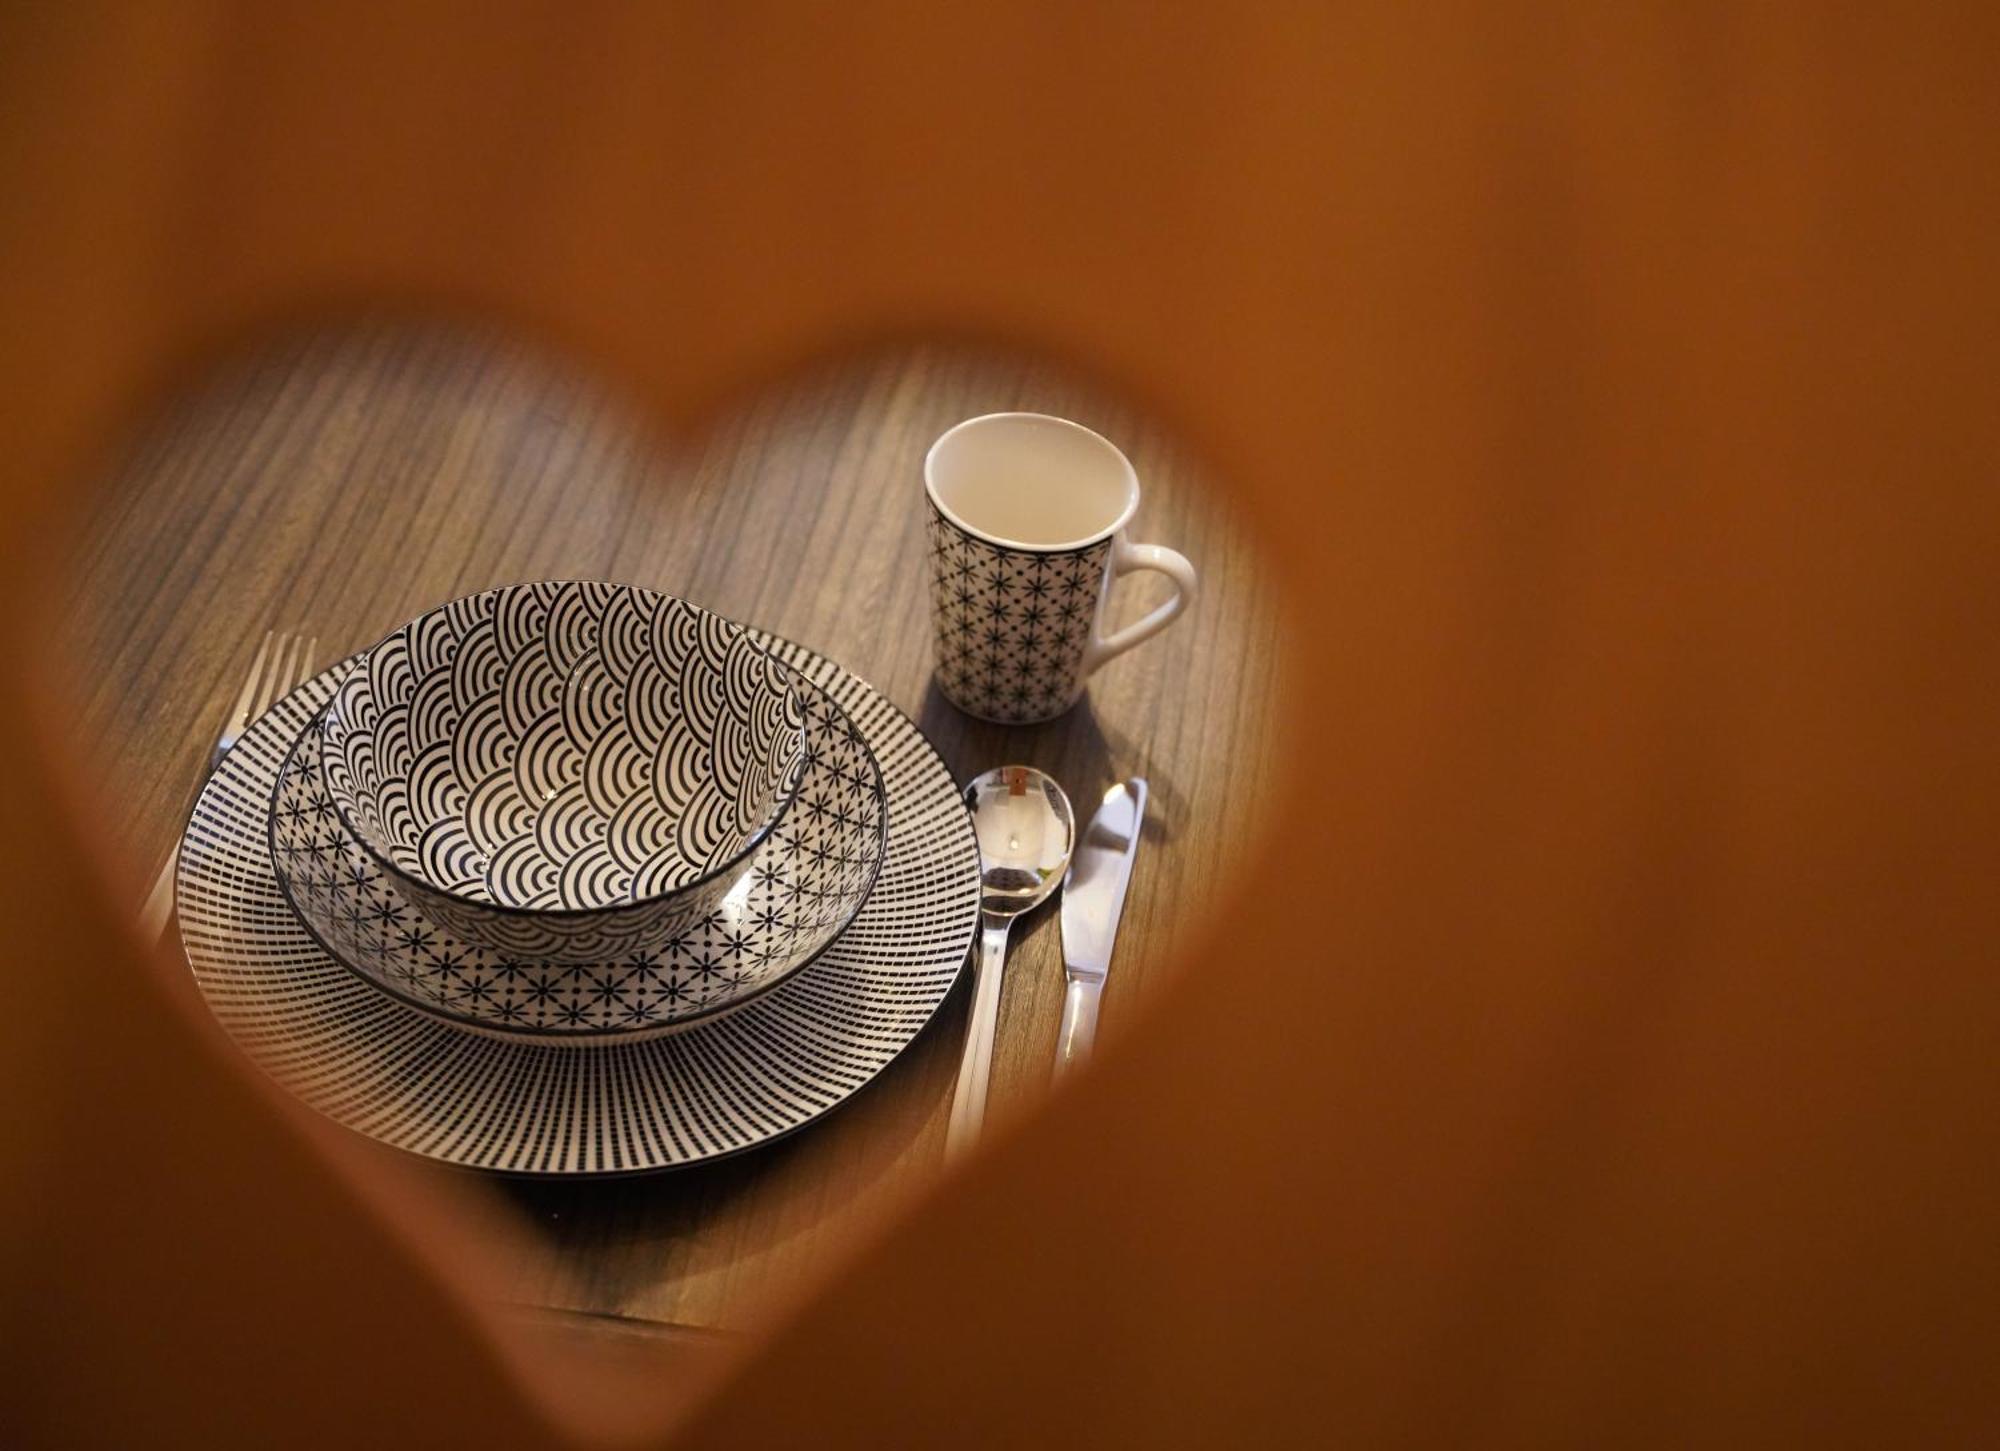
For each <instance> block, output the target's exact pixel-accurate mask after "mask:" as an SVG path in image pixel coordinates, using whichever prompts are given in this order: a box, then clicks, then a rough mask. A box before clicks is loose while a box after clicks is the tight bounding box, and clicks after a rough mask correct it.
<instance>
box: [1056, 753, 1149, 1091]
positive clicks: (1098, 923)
mask: <svg viewBox="0 0 2000 1451" xmlns="http://www.w3.org/2000/svg"><path fill="white" fill-rule="evenodd" d="M1145 820H1146V781H1145V778H1144V777H1143V776H1134V777H1132V778H1131V779H1130V780H1126V781H1120V782H1119V783H1118V784H1117V785H1115V786H1113V787H1112V788H1111V789H1110V790H1109V791H1106V792H1105V793H1104V800H1103V802H1102V804H1100V805H1099V806H1098V808H1097V814H1096V815H1095V816H1093V817H1091V818H1090V825H1089V826H1088V827H1086V828H1085V829H1084V833H1083V838H1082V840H1080V841H1079V842H1078V843H1077V848H1076V853H1075V855H1074V856H1072V857H1071V858H1070V866H1069V875H1068V876H1067V877H1065V878H1064V879H1063V894H1062V947H1063V971H1064V975H1065V976H1066V978H1067V979H1068V987H1067V989H1066V990H1065V992H1064V994H1063V1016H1062V1028H1061V1029H1060V1031H1059V1032H1058V1033H1057V1036H1056V1068H1055V1075H1056V1077H1057V1078H1061V1077H1062V1076H1063V1074H1064V1073H1066V1072H1068V1071H1069V1070H1070V1069H1072V1068H1074V1067H1075V1066H1076V1065H1077V1064H1079V1063H1082V1062H1083V1061H1084V1060H1085V1059H1087V1058H1088V1057H1089V1056H1090V1050H1091V1047H1092V1045H1093V1044H1094V1043H1095V1042H1096V1041H1097V1002H1098V998H1099V996H1100V995H1101V994H1102V993H1103V991H1104V979H1105V977H1106V975H1107V974H1109V973H1110V971H1111V951H1112V948H1113V947H1114V946H1115V945H1116V943H1117V941H1118V919H1119V918H1120V917H1121V916H1123V915H1124V912H1125V889H1126V888H1127V887H1128V886H1130V885H1131V882H1132V859H1133V858H1134V857H1136V856H1137V855H1138V854H1139V832H1140V829H1141V827H1142V826H1144V824H1145Z"/></svg>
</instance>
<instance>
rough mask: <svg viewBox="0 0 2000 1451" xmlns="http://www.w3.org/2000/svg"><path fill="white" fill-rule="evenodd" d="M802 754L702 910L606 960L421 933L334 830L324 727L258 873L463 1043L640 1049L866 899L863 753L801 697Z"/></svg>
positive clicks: (871, 805) (768, 969)
mask: <svg viewBox="0 0 2000 1451" xmlns="http://www.w3.org/2000/svg"><path fill="white" fill-rule="evenodd" d="M798 689H799V698H800V703H801V705H802V707H803V709H804V710H805V716H806V734H807V738H808V740H809V742H810V745H809V747H808V749H807V752H806V762H805V769H804V772H803V776H802V779H801V782H800V785H799V794H798V800H797V801H796V802H795V803H794V804H793V806H792V809H791V810H790V811H789V812H787V813H786V814H785V818H784V820H783V821H781V822H780V823H779V824H778V827H777V829H776V830H775V831H773V832H772V833H771V835H770V836H769V837H768V838H766V840H765V841H764V844H763V845H762V846H761V847H759V848H758V850H757V853H756V856H755V858H754V860H753V861H752V863H751V866H750V870H749V871H748V872H747V873H745V874H744V877H743V879H742V880H741V881H739V882H738V883H737V884H736V886H735V887H734V888H733V889H732V890H731V891H730V892H729V893H728V895H726V896H725V897H723V899H722V900H721V902H720V903H718V904H717V906H716V908H715V910H714V911H713V912H712V913H710V914H709V915H708V916H707V917H706V918H704V919H702V920H701V921H700V922H697V923H695V924H694V925H692V926H690V927H687V928H684V929H683V930H682V931H681V932H680V933H679V934H678V935H676V936H675V937H673V938H671V939H669V940H668V941H667V942H666V943H664V944H663V945H661V946H659V947H657V948H652V949H648V950H646V951H641V952H627V953H623V954H621V955H620V956H618V957H617V958H615V959H612V960H610V961H606V962H592V963H579V962H536V961H530V960H523V959H519V958H514V957H510V956H508V955H506V954H503V953H496V952H494V951H493V950H492V949H490V948H487V947H483V946H481V945H480V944H479V943H477V942H464V941H460V940H458V939H457V938H455V937H454V935H453V934H452V933H451V932H450V931H449V930H448V929H446V928H444V927H442V926H440V925H439V924H437V923H435V922H432V921H431V920H429V919H428V917H427V916H426V915H425V913H424V911H423V910H422V908H421V907H419V906H418V905H417V903H416V902H414V901H413V900H412V899H411V898H410V897H408V896H407V895H405V894H404V893H403V892H402V891H401V890H399V888H398V885H397V883H396V882H395V881H394V880H392V879H391V878H390V877H389V875H388V873H386V872H385V871H383V870H382V868H381V867H380V866H379V865H377V864H376V862H375V861H374V859H373V858H372V857H371V856H370V855H369V854H368V852H367V851H366V850H364V849H363V848H362V846H361V845H360V843H359V842H357V841H356V840H355V839H354V837H353V836H352V835H351V834H350V833H349V832H348V831H347V829H346V827H345V826H344V825H343V823H342V822H341V819H340V816H339V813H337V812H336V811H335V810H334V809H333V800H332V792H331V791H330V790H329V789H328V786H327V782H326V775H325V772H324V770H323V769H322V762H321V755H320V741H319V737H320V734H321V732H322V731H323V729H324V723H323V721H322V720H315V721H314V722H313V723H312V724H310V725H308V726H307V727H306V729H305V731H304V733H303V734H302V735H301V736H300V737H299V739H298V741H297V742H296V743H295V744H294V745H293V746H292V749H291V752H290V754H289V755H287V756H286V757H285V762H284V765H283V766H282V767H281V768H280V769H279V771H278V779H277V785H276V787H275V790H274V793H273V797H272V802H271V822H270V839H271V865H272V867H273V868H274V869H275V871H276V873H277V878H278V884H279V886H280V887H281V888H282V889H283V891H284V893H285V898H286V900H287V901H289V902H290V903H291V905H292V909H293V911H295V912H297V913H298V916H299V920H300V922H301V923H303V924H304V926H305V928H306V930H307V931H308V932H310V933H311V934H312V935H313V936H314V937H315V938H317V939H318V940H319V943H320V945H321V946H323V947H324V948H325V949H326V950H327V951H328V952H329V953H330V954H332V955H333V957H334V958H336V959H337V960H338V961H340V962H341V963H343V964H344V965H346V966H347V967H349V968H351V969H352V970H353V971H354V972H356V973H358V974H359V975H360V976H361V977H363V978H365V979H367V980H368V981H369V982H370V983H373V984H374V985H375V986H376V987H378V988H381V989H382V990H383V991H384V992H386V993H388V994H389V995H390V996H391V997H395V998H398V999H401V1000H402V1001H403V1002H405V1003H407V1004H409V1005H410V1006H411V1007H414V1008H416V1009H418V1010H419V1011H421V1012H424V1013H426V1014H429V1015H430V1016H432V1017H439V1018H445V1019H449V1020H450V1021H452V1022H454V1023H457V1024H460V1025H462V1026H464V1027H467V1028H470V1029H472V1030H473V1031H475V1032H482V1033H488V1034H492V1035H494V1036H507V1037H524V1038H528V1039H534V1040H539V1041H541V1042H546V1043H561V1044H605V1043H624V1042H642V1041H644V1040H646V1039H648V1038H654V1037H661V1036H664V1035H666V1034H669V1033H674V1032H678V1031H680V1030H681V1029H683V1028H686V1027H689V1026H691V1025H693V1024H695V1023H701V1022H707V1021H711V1020H713V1019H715V1018H718V1017H720V1016H722V1015H723V1014H725V1013H730V1012H734V1011H735V1010H736V1009H738V1008H740V1007H742V1006H743V1005H744V1004H745V1003H748V1002H750V1001H751V1000H752V999H754V998H756V997H758V996H760V995H761V994H763V993H765V992H768V991H770V990H771V989H772V988H774V987H776V986H777V985H778V984H779V983H781V982H783V981H784V980H785V979H786V978H788V977H790V976H791V975H792V974H793V973H794V972H797V971H798V970H800V969H801V968H803V967H804V966H805V965H806V964H807V963H809V962H811V961H812V960H813V959H814V958H816V957H817V956H818V955H819V954H820V953H821V952H823V951H824V950H825V949H826V948H827V947H828V946H830V945H831V944H832V942H833V940H834V939H835V938H836V937H838V936H839V935H840V933H841V931H842V930H843V929H844V928H845V927H846V926H847V924H848V923H849V922H851V921H852V920H853V919H854V915H855V913H857V912H859V911H860V910H861V907H862V904H863V903H864V902H866V901H867V899H868V894H869V892H870V890H872V888H873V887H874V885H875V875H876V873H877V871H879V870H880V868H881V864H882V853H883V845H884V838H885V833H886V822H887V798H886V795H885V791H884V787H883V783H882V773H881V770H880V768H879V767H878V766H877V764H876V762H875V758H874V755H873V754H872V753H871V752H870V750H869V748H868V743H867V741H866V740H864V739H863V738H862V736H861V735H860V733H859V732H857V731H856V730H855V728H854V726H853V723H852V722H851V721H849V720H848V718H847V715H846V713H845V712H844V711H842V710H841V709H840V707H839V706H837V705H835V704H834V703H833V701H832V700H831V699H830V698H829V697H828V696H827V694H826V693H825V692H824V691H822V690H821V689H819V688H818V687H817V686H814V685H811V684H809V683H806V682H804V681H800V682H799V684H798Z"/></svg>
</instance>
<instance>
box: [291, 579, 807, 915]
mask: <svg viewBox="0 0 2000 1451" xmlns="http://www.w3.org/2000/svg"><path fill="white" fill-rule="evenodd" d="M571 584H578V585H581V584H594V585H602V586H604V587H605V588H607V589H619V590H623V589H629V590H636V591H638V592H639V593H640V594H645V595H652V596H654V597H655V598H657V599H662V600H668V601H671V602H673V603H676V604H682V605H686V606H687V607H688V608H689V609H691V610H693V611H695V612H696V613H697V614H703V615H709V616H711V617H713V618H715V619H718V620H720V621H722V623H723V624H724V625H727V626H728V627H729V628H730V629H732V630H734V631H735V632H736V634H737V636H738V637H739V638H741V639H743V640H744V641H745V642H747V643H748V644H749V646H750V648H751V649H753V650H755V651H757V653H758V654H760V655H762V656H764V658H765V659H767V660H769V661H770V662H771V663H772V664H773V665H775V666H777V667H778V669H779V670H780V671H781V672H783V674H784V677H785V693H786V694H787V695H788V696H790V697H791V698H792V700H793V701H795V702H796V701H798V698H799V687H798V678H797V675H796V673H795V672H794V671H793V669H792V667H791V666H789V665H787V664H786V663H785V662H784V661H782V660H780V659H778V657H777V656H776V655H774V654H772V652H771V651H770V650H768V649H766V648H765V647H764V646H763V645H761V644H759V643H758V642H757V640H756V639H755V637H754V636H752V635H751V633H750V627H749V626H747V625H745V624H743V623H742V622H741V621H740V620H732V619H730V618H729V616H727V615H723V614H717V613H716V612H715V611H714V610H711V609H708V608H707V607H705V606H703V605H698V604H696V603H695V602H694V601H693V600H688V599H682V598H681V597H680V596H679V595H670V594H668V593H667V592H666V591H665V590H657V589H653V588H651V587H650V586H647V585H643V584H630V583H621V582H619V581H617V580H605V579H529V580H516V581H515V582H513V583H511V584H496V585H490V586H488V587H487V588H485V589H476V590H473V591H472V592H471V593H470V594H462V595H457V596H454V597H453V598H451V599H448V600H445V601H444V602H443V603H441V604H436V605H432V606H431V607H430V608H429V609H427V610H424V611H421V612H420V613H418V614H415V615H412V616H411V617H410V618H409V619H407V620H405V621H403V622H402V623H401V624H400V625H397V626H395V627H394V628H393V629H391V630H389V631H388V632H387V633H386V634H384V635H383V636H382V637H381V638H380V639H378V640H376V641H375V643H374V644H372V645H370V646H369V647H368V648H367V649H365V650H358V651H356V652H355V653H354V654H352V655H350V656H348V657H347V659H348V662H351V668H350V669H349V670H348V673H347V674H346V675H343V676H342V677H341V679H340V682H339V684H337V685H336V686H335V687H334V694H333V695H332V696H329V697H328V699H327V702H326V704H325V705H323V706H321V707H320V708H319V710H318V712H317V713H315V715H314V716H313V721H315V722H319V721H324V720H325V719H326V718H327V717H328V716H329V715H331V714H332V712H333V705H334V702H335V701H336V700H338V699H339V698H340V686H342V685H345V684H346V683H347V681H348V680H349V679H351V678H352V676H353V674H354V671H355V670H356V669H358V668H360V666H361V665H363V664H365V663H366V662H367V660H368V658H369V657H370V656H371V655H373V654H374V653H375V652H376V651H377V650H379V649H381V648H382V646H384V645H386V644H387V643H388V642H389V641H390V639H392V638H393V637H394V636H396V635H398V634H400V633H402V632H403V631H404V630H407V629H408V628H409V627H410V626H411V625H414V624H416V623H417V621H419V620H422V619H427V618H429V617H430V616H431V615H435V614H438V613H440V612H441V611H444V610H448V609H450V608H451V607H452V606H454V605H461V604H464V603H465V602H466V601H467V600H476V599H480V598H482V597H484V596H486V595H495V594H503V593H505V592H507V591H509V590H517V589H533V588H535V587H537V586H539V585H571ZM799 715H800V723H799V743H798V750H797V752H796V753H795V754H794V755H793V757H792V762H791V765H790V767H789V768H788V769H787V770H786V771H785V772H784V774H783V775H782V776H780V777H779V779H778V788H777V793H776V796H775V798H774V800H773V802H772V805H771V809H770V810H769V811H768V812H766V813H765V815H764V820H763V821H762V822H761V823H759V825H758V826H757V829H756V830H755V831H753V832H751V833H750V835H749V837H748V838H747V839H746V840H745V841H744V843H743V845H742V846H741V847H740V848H739V849H738V850H737V851H736V852H735V853H733V854H732V855H731V856H730V857H729V858H728V860H726V861H724V862H723V863H721V864H720V865H719V866H716V867H712V868H710V869H709V870H708V871H706V872H703V873H702V874H701V875H700V876H699V877H696V878H695V879H694V880H693V881H691V882H682V883H681V884H680V885H679V886H677V887H669V888H668V889H667V890H666V891H664V892H656V893H654V894H653V895H652V896H650V897H633V898H629V899H628V900H626V901H622V902H603V903H600V904H598V905H597V906H595V907H522V906H517V905H515V904H514V903H511V902H496V901H494V900H492V899H491V898H487V897H467V896H463V895H461V894H460V893H458V892H454V891H452V890H451V889H450V888H448V887H440V886H439V885H438V884H437V883H436V882H433V881H429V880H427V879H426V878H423V877H419V876H416V875H415V874H414V873H412V872H410V871H408V870H406V869H405V868H404V867H403V866H401V865H400V864H398V863H397V862H395V861H394V860H392V859H391V858H390V857H389V855H388V853H386V852H384V851H382V850H380V849H379V848H378V847H377V846H376V845H375V843H374V842H372V841H370V840H369V839H368V834H367V833H366V832H364V831H363V830H362V829H361V828H360V827H359V826H357V825H355V823H354V820H353V818H351V817H350V816H349V815H348V814H347V810H346V808H345V807H343V806H342V805H341V803H340V798H339V797H338V796H334V795H333V794H332V793H331V792H329V793H328V796H329V799H330V800H331V801H332V803H333V810H334V814H335V815H337V816H338V817H339V818H340V824H341V825H342V826H343V827H345V828H346V829H347V834H348V835H349V836H351V837H353V838H354V840H355V841H357V842H359V843H360V845H361V849H362V850H363V851H365V852H366V853H368V855H369V856H371V857H373V858H374V859H375V862H376V864H377V865H378V866H380V867H381V868H382V869H383V870H384V871H387V872H389V873H390V874H391V875H393V876H394V877H395V878H396V880H397V881H399V882H403V883H406V884H407V885H408V886H410V887H411V888H412V889H413V890H414V891H416V892H417V893H418V894H419V895H420V896H421V895H423V894H425V893H430V894H432V895H435V896H438V897H443V898H444V899H446V900H447V901H451V902H460V903H463V904H465V905H466V906H468V907H471V908H475V909H477V910H479V911H490V912H496V913H499V914H501V915H503V916H510V917H516V916H518V917H531V918H533V919H534V920H536V921H538V922H548V921H551V920H553V921H559V922H560V921H577V920H582V919H584V918H590V917H600V916H603V915H604V914H606V913H619V912H634V911H637V910H639V909H640V908H642V907H656V906H658V905H660V904H661V903H663V902H671V901H673V900H674V899H675V898H677V897H682V896H693V895H695V894H696V893H697V892H699V891H701V890H702V889H703V888H705V887H710V886H713V885H714V884H715V881H716V879H717V878H719V877H722V876H726V875H728V874H729V873H730V872H733V871H736V870H738V869H739V868H741V867H742V866H743V865H744V864H745V863H746V862H748V861H749V860H751V859H752V858H753V857H755V856H756V854H757V852H758V850H759V849H760V848H761V847H762V846H763V845H764V842H765V840H766V839H767V838H769V836H770V835H771V833H772V832H774V831H776V830H777V829H778V823H779V822H781V821H782V820H784V817H785V813H786V812H788V811H790V810H791V808H792V802H793V801H794V800H795V799H796V798H797V796H798V794H799V785H800V783H801V782H802V781H803V780H804V779H805V764H806V756H807V753H808V752H809V751H810V750H811V744H812V743H811V741H810V739H809V737H808V734H807V731H806V727H805V722H804V715H805V711H804V708H803V706H801V708H800V710H799ZM309 724H310V723H309ZM319 749H320V759H321V761H322V763H324V761H325V759H326V751H327V743H326V733H325V731H324V730H322V731H321V733H320V747H319Z"/></svg>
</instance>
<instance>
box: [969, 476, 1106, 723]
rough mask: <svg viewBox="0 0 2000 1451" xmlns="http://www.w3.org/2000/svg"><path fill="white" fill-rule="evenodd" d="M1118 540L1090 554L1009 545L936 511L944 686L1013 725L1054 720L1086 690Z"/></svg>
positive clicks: (987, 715)
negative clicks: (1089, 656)
mask: <svg viewBox="0 0 2000 1451" xmlns="http://www.w3.org/2000/svg"><path fill="white" fill-rule="evenodd" d="M1111 545H1112V541H1111V540H1110V539H1108V538H1107V539H1100V540H1099V541H1098V542H1097V543H1095V544H1089V545H1086V546H1084V547H1083V548H1082V549H1071V550H1064V551H1042V550H1024V549H1003V548H1001V547H1000V546H998V545H996V544H989V543H987V542H986V541H985V540H983V539H977V538H974V537H973V536H972V535H970V534H967V533H966V532H965V531H964V530H962V529H960V528H959V527H958V526H957V525H955V524H953V523H952V522H951V521H950V520H949V519H947V518H945V517H944V515H943V514H941V513H939V512H938V508H937V505H936V504H932V505H931V519H930V567H931V618H932V620H933V622H934V623H935V624H936V626H937V656H938V669H937V679H938V687H939V688H940V689H941V690H943V691H944V694H945V697H946V698H947V699H948V700H950V701H951V703H952V704H954V705H956V706H957V707H958V708H959V709H960V710H963V711H966V712H968V713H970V714H972V715H976V716H979V717H981V718H983V719H985V720H992V721H1001V722H1005V723H1009V724H1013V723H1025V722H1031V721H1045V720H1052V719H1054V718H1055V717H1056V716H1059V715H1061V714H1062V713H1063V712H1064V711H1066V710H1068V709H1069V708H1070V707H1071V706H1072V705H1075V704H1076V702H1077V699H1078V698H1079V697H1080V696H1081V695H1082V694H1083V684H1084V677H1083V653H1084V649H1085V647H1086V646H1088V645H1089V643H1090V636H1091V630H1092V629H1093V627H1094V626H1095V624H1096V622H1097V607H1098V601H1099V600H1100V599H1101V598H1102V597H1103V594H1104V586H1105V577H1106V573H1107V566H1108V564H1109V561H1110V557H1111Z"/></svg>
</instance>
